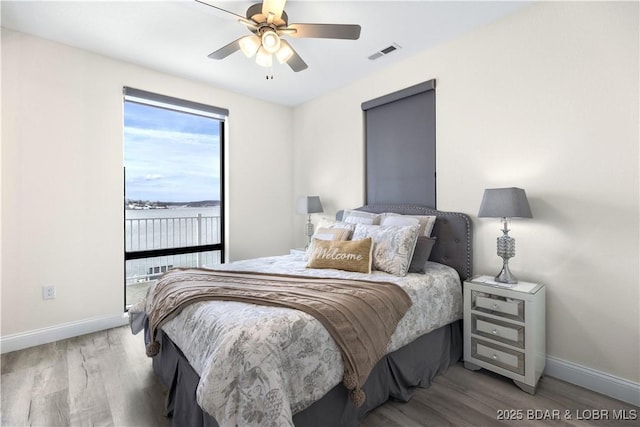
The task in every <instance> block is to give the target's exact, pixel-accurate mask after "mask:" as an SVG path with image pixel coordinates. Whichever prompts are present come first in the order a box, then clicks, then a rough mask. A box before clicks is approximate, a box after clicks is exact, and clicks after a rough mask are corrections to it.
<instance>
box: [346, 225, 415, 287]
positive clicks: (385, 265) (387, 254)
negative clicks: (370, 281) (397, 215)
mask: <svg viewBox="0 0 640 427" xmlns="http://www.w3.org/2000/svg"><path fill="white" fill-rule="evenodd" d="M419 228H420V227H419V226H418V225H410V226H402V227H398V226H380V225H367V224H356V229H355V230H354V232H353V237H352V238H353V239H354V240H357V239H364V238H365V237H371V238H372V239H373V268H375V269H376V270H380V271H385V272H387V273H389V274H394V275H396V276H406V275H407V271H409V266H410V265H411V258H412V257H413V251H414V250H415V247H416V241H417V239H418V230H419Z"/></svg>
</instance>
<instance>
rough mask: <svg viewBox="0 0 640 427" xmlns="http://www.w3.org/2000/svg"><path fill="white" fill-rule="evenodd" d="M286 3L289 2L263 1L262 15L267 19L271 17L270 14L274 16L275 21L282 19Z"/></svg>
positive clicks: (284, 0)
mask: <svg viewBox="0 0 640 427" xmlns="http://www.w3.org/2000/svg"><path fill="white" fill-rule="evenodd" d="M286 2H287V0H263V2H262V14H263V15H264V16H265V17H269V14H270V13H271V14H273V17H274V20H278V19H280V17H281V16H282V11H283V10H284V4H285V3H286Z"/></svg>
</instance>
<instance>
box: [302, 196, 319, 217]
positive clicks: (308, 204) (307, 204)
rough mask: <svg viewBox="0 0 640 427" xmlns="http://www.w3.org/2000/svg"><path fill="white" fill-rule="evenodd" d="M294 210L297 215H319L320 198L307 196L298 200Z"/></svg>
mask: <svg viewBox="0 0 640 427" xmlns="http://www.w3.org/2000/svg"><path fill="white" fill-rule="evenodd" d="M296 210H297V211H298V213H299V214H312V213H320V212H323V210H322V203H320V197H318V196H307V197H301V198H299V199H298V203H297V205H296Z"/></svg>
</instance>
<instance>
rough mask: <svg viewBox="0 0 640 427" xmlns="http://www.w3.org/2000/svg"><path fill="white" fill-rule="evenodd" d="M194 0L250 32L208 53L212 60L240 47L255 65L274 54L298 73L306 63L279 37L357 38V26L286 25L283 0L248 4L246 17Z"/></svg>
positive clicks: (266, 63)
mask: <svg viewBox="0 0 640 427" xmlns="http://www.w3.org/2000/svg"><path fill="white" fill-rule="evenodd" d="M196 1H197V2H198V3H202V4H205V5H207V6H210V7H214V8H216V9H218V10H221V11H223V12H226V13H229V14H231V15H234V16H236V17H237V18H238V21H239V22H241V23H242V24H245V25H246V26H247V28H248V29H249V31H250V32H251V33H252V34H251V35H248V36H244V37H240V38H239V39H237V40H234V41H232V42H231V43H229V44H227V45H226V46H223V47H221V48H220V49H218V50H216V51H215V52H213V53H211V54H210V55H209V58H212V59H224V58H226V57H227V56H229V55H231V54H232V53H234V52H236V51H237V50H241V51H242V52H243V53H244V54H245V55H246V56H247V57H248V58H251V57H252V56H253V55H255V56H256V63H257V64H258V65H261V66H263V67H267V68H270V67H271V66H272V64H273V56H274V55H275V57H276V59H277V60H278V61H279V62H280V63H281V64H284V63H285V62H286V63H287V65H289V67H291V69H292V70H293V71H295V72H298V71H302V70H305V69H307V68H308V65H307V64H306V63H305V62H304V61H303V60H302V58H301V57H300V55H298V54H297V53H296V51H295V50H294V49H293V47H291V45H290V44H289V43H288V42H287V41H286V40H285V39H283V38H282V36H288V37H293V38H303V37H306V38H324V39H344V40H357V39H358V38H359V37H360V25H352V24H289V17H288V15H287V13H286V12H285V11H284V5H285V3H286V0H263V2H262V3H256V4H254V5H252V6H250V7H249V9H247V13H246V15H247V16H246V17H245V16H242V15H238V14H236V13H233V12H230V11H228V10H225V9H222V8H220V7H217V6H214V5H212V4H210V3H207V2H205V1H201V0H196ZM267 77H268V76H267Z"/></svg>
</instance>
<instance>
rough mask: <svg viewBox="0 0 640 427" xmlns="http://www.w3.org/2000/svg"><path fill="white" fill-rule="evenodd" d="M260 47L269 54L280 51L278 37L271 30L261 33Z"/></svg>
mask: <svg viewBox="0 0 640 427" xmlns="http://www.w3.org/2000/svg"><path fill="white" fill-rule="evenodd" d="M262 47H263V48H264V49H265V50H266V51H267V52H269V53H276V52H277V51H278V49H280V37H279V36H278V34H276V32H275V31H273V30H267V31H265V32H264V33H262Z"/></svg>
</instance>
